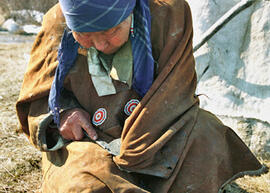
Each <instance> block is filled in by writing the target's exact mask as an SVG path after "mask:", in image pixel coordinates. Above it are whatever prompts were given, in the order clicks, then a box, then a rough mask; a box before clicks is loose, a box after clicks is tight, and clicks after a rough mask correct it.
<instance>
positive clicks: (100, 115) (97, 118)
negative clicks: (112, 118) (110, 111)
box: [92, 108, 107, 126]
mask: <svg viewBox="0 0 270 193" xmlns="http://www.w3.org/2000/svg"><path fill="white" fill-rule="evenodd" d="M106 118H107V111H106V109H104V108H99V109H98V110H97V111H96V112H95V114H94V115H93V118H92V123H93V124H94V125H95V126H99V125H102V124H103V123H104V121H105V120H106Z"/></svg>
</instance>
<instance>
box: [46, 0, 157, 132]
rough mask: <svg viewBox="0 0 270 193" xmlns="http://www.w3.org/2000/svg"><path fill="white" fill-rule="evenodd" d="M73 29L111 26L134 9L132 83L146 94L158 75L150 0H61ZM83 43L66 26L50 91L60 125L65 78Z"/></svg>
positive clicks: (55, 120)
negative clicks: (155, 66) (61, 97)
mask: <svg viewBox="0 0 270 193" xmlns="http://www.w3.org/2000/svg"><path fill="white" fill-rule="evenodd" d="M59 2H60V6H61V8H62V11H63V14H64V16H65V19H66V23H67V26H68V27H69V29H71V30H73V31H77V32H95V31H104V30H107V29H110V28H112V27H114V26H116V25H118V24H120V23H121V22H122V21H124V20H125V19H126V18H127V17H128V16H129V15H130V14H131V13H132V11H133V14H134V35H131V36H130V40H131V45H132V55H133V80H132V87H133V89H135V90H136V92H137V93H138V94H139V95H140V96H141V97H143V96H144V95H145V94H146V92H147V91H148V90H149V88H150V86H151V85H152V83H153V78H154V59H153V56H152V44H151V39H150V31H151V17H150V9H149V5H148V0H81V1H76V0H59ZM78 48H79V44H78V43H77V42H76V41H75V39H74V38H73V36H72V33H71V31H70V30H68V29H65V31H64V34H63V36H62V40H61V43H60V47H59V49H58V61H59V64H58V66H57V68H56V72H55V77H54V80H53V83H52V86H51V90H50V95H49V107H50V110H51V113H52V114H53V116H54V122H55V123H56V124H57V125H58V127H59V125H60V120H59V110H60V108H61V106H60V103H59V97H60V95H61V91H62V90H63V82H64V79H65V77H66V75H67V73H68V72H69V70H70V69H71V67H72V66H73V65H74V63H75V60H76V57H77V54H78Z"/></svg>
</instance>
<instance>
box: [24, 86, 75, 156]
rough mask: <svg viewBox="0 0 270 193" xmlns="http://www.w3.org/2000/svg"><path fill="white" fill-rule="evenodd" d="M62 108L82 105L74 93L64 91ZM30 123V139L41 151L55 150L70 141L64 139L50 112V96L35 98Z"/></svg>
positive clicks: (31, 107) (31, 105) (29, 116)
mask: <svg viewBox="0 0 270 193" xmlns="http://www.w3.org/2000/svg"><path fill="white" fill-rule="evenodd" d="M60 103H61V107H62V109H61V110H60V113H61V112H64V111H65V110H68V109H72V108H78V107H80V105H79V103H78V102H77V100H76V99H75V97H74V96H73V94H72V93H70V92H68V91H66V90H65V91H64V92H63V95H62V96H61V98H60ZM28 125H29V130H30V131H31V134H30V141H31V142H32V143H33V145H34V146H35V147H37V148H38V149H39V150H41V151H55V150H57V149H60V148H62V147H63V146H64V145H65V144H67V143H68V142H69V141H68V140H66V139H64V138H63V137H62V136H61V135H60V133H59V131H58V128H57V126H56V124H54V122H53V116H52V114H51V113H50V112H49V108H48V97H43V98H41V99H38V100H35V101H33V102H32V103H31V104H30V109H29V115H28Z"/></svg>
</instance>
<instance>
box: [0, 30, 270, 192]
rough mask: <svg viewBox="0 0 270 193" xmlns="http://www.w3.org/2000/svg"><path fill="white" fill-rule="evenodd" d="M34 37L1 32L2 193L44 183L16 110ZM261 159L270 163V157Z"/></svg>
mask: <svg viewBox="0 0 270 193" xmlns="http://www.w3.org/2000/svg"><path fill="white" fill-rule="evenodd" d="M33 40H34V37H33V36H19V35H10V34H7V33H4V32H0V75H1V76H0V109H1V110H0V193H6V192H8V193H15V192H16V193H25V192H39V190H40V186H41V164H40V162H41V154H40V152H38V151H37V150H36V149H34V148H33V147H32V146H31V145H30V144H29V142H28V140H27V138H26V137H25V136H24V134H22V133H20V132H19V130H18V122H17V117H16V113H15V102H16V100H17V98H18V95H19V91H20V87H21V84H22V79H23V74H24V71H25V69H26V66H27V62H28V60H29V54H30V50H31V45H32V43H33ZM262 162H263V163H265V164H267V165H268V166H270V160H262ZM269 184H270V174H269V173H268V174H265V175H262V176H261V177H244V178H241V179H238V180H237V181H235V182H233V183H232V184H231V185H229V186H228V187H227V191H226V193H270V185H269ZM205 193H207V190H206V192H205Z"/></svg>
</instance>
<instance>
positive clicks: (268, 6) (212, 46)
mask: <svg viewBox="0 0 270 193" xmlns="http://www.w3.org/2000/svg"><path fill="white" fill-rule="evenodd" d="M238 2H240V0H227V1H223V0H202V1H200V3H198V1H196V0H190V1H189V4H190V6H191V10H192V13H193V23H194V42H195V44H196V42H197V41H198V39H199V38H200V37H201V36H202V34H203V32H205V31H206V30H207V29H208V28H209V27H210V26H211V25H212V24H214V23H215V22H216V21H217V20H218V19H219V18H220V17H221V16H222V15H224V14H225V13H226V12H227V11H228V10H229V9H230V8H231V7H233V6H234V5H235V4H236V3H238ZM195 58H196V69H197V73H198V87H197V91H196V92H197V94H205V95H207V96H208V97H204V96H201V97H200V100H201V107H202V108H204V109H206V110H209V111H211V112H213V113H214V114H216V115H218V116H223V117H227V118H226V120H227V121H226V123H228V124H230V121H228V119H230V118H231V122H235V119H237V120H238V119H240V118H241V119H242V121H244V122H245V121H246V120H252V125H253V126H252V128H250V126H249V125H248V124H241V125H239V124H240V123H237V124H236V123H235V124H232V126H233V127H236V128H238V127H240V126H241V127H243V130H244V131H245V132H247V131H248V130H251V131H252V132H251V133H252V134H251V137H250V141H247V140H245V141H246V142H247V144H248V145H249V147H250V148H251V149H252V150H253V152H254V153H255V154H257V155H260V156H262V157H268V158H270V148H269V144H270V135H269V130H270V125H269V124H270V1H265V0H261V1H256V2H255V3H254V4H253V5H252V6H251V7H249V8H247V9H245V10H244V11H242V12H241V13H239V14H238V15H237V16H236V17H235V18H233V19H232V20H231V21H230V22H229V23H228V24H226V25H225V26H224V27H223V28H222V29H221V30H220V31H219V32H218V33H217V34H216V35H215V36H213V37H212V39H210V40H209V41H208V42H207V43H206V44H205V45H204V46H202V47H201V48H200V49H199V50H198V51H197V52H196V53H195ZM238 122H239V120H238ZM240 122H241V121H240ZM236 132H237V133H239V132H240V131H239V130H238V129H236ZM240 133H241V132H240Z"/></svg>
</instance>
